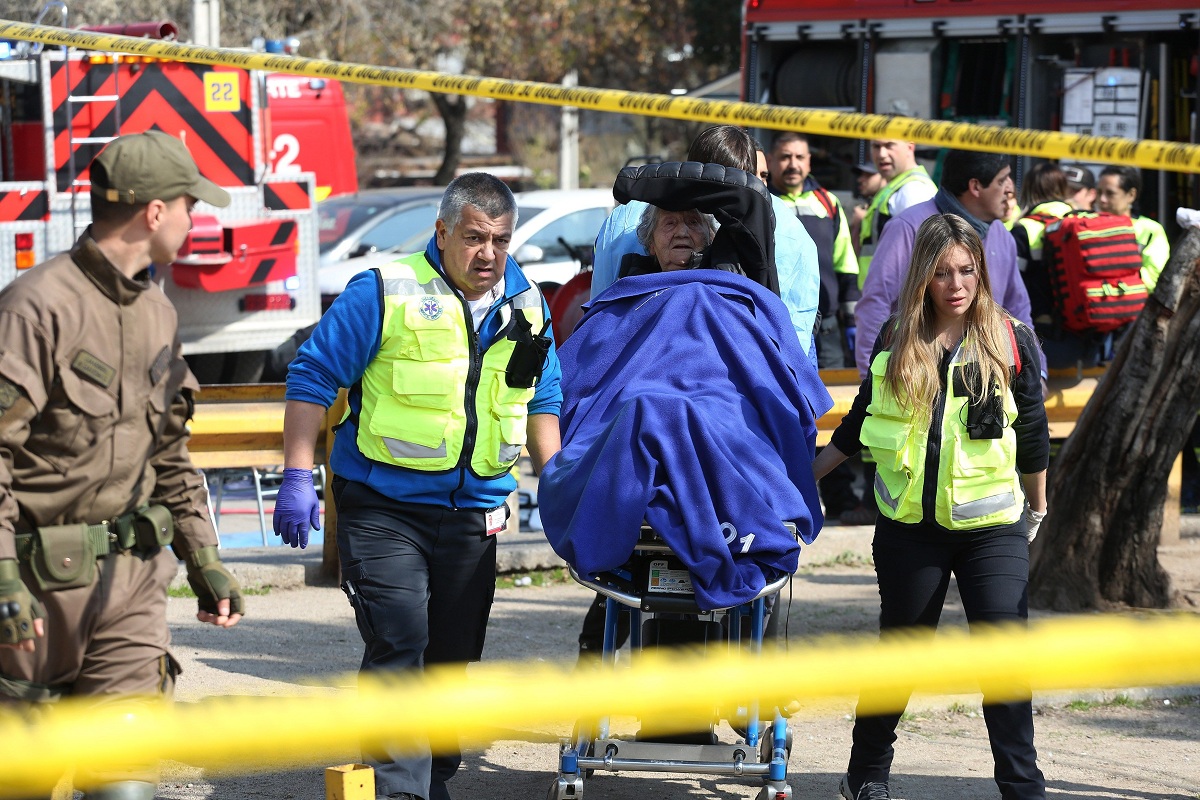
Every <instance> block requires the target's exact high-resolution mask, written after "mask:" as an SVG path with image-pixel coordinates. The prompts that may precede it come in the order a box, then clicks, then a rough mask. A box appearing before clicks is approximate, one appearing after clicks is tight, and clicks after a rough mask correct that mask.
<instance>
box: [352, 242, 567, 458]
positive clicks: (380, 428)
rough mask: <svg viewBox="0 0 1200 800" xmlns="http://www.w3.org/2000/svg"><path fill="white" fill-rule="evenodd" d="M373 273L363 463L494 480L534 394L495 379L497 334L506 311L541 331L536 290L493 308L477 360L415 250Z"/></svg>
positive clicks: (457, 300) (510, 345) (512, 453)
mask: <svg viewBox="0 0 1200 800" xmlns="http://www.w3.org/2000/svg"><path fill="white" fill-rule="evenodd" d="M377 272H378V273H379V276H380V278H381V282H382V284H383V320H382V323H381V331H380V333H381V335H380V348H379V353H378V355H376V357H375V358H374V359H373V360H372V361H371V363H370V364H368V365H367V368H366V370H365V371H364V372H363V376H362V380H361V385H362V411H361V413H360V414H359V423H358V440H357V441H358V449H359V450H360V451H361V452H362V454H363V455H364V456H366V457H367V458H369V459H371V460H373V461H378V462H381V463H384V464H391V465H393V466H398V467H405V468H408V469H415V470H419V471H422V472H445V471H448V470H451V469H454V468H456V467H469V468H470V470H471V471H472V472H473V473H474V474H475V475H477V476H479V477H480V478H485V479H486V478H493V477H497V476H499V475H502V474H504V473H505V472H507V471H508V470H509V469H510V468H511V467H512V465H513V464H514V463H516V460H517V458H518V457H519V456H520V455H521V448H522V447H523V446H524V444H525V437H526V434H525V423H526V417H527V413H528V404H529V401H530V400H531V399H533V394H534V389H532V388H530V389H514V388H511V387H509V386H508V384H507V381H506V380H505V377H504V373H505V370H506V368H507V367H508V362H509V359H510V358H511V357H512V353H513V349H514V347H515V342H513V341H512V340H511V339H508V338H507V337H506V336H505V335H504V331H505V329H506V328H507V326H508V324H510V320H511V316H512V314H513V313H514V311H515V310H516V309H520V310H521V311H522V313H523V314H524V315H525V317H526V319H528V320H529V322H530V325H531V326H532V327H533V329H534V330H535V331H540V330H541V328H542V325H543V322H544V316H543V313H542V295H541V292H540V291H539V290H538V288H537V286H536V285H533V284H531V286H530V288H529V289H528V290H526V291H524V292H522V293H521V294H519V295H517V296H516V297H513V298H511V299H509V300H508V302H507V303H506V304H505V305H504V306H502V307H501V309H500V312H499V313H500V314H501V320H502V322H503V323H504V324H503V325H502V327H501V332H500V334H499V335H498V337H497V339H496V341H495V342H494V343H493V344H492V346H491V347H489V348H488V349H487V350H486V351H485V352H483V353H482V354H480V353H479V352H478V347H479V344H478V338H477V336H476V334H475V332H474V328H473V326H472V323H471V318H470V315H469V314H468V312H467V306H466V303H465V301H464V300H463V299H462V297H461V296H460V295H459V294H458V293H457V292H455V291H454V289H453V288H452V287H451V286H450V285H449V284H448V283H447V282H446V280H445V279H444V278H443V277H442V276H441V275H440V274H439V273H438V272H437V270H436V269H434V267H433V266H432V265H431V264H430V263H429V262H428V261H427V260H426V258H425V255H424V253H417V254H415V255H412V256H409V257H407V258H404V259H401V260H398V261H393V262H391V263H390V264H385V265H383V266H381V267H379V268H378V269H377Z"/></svg>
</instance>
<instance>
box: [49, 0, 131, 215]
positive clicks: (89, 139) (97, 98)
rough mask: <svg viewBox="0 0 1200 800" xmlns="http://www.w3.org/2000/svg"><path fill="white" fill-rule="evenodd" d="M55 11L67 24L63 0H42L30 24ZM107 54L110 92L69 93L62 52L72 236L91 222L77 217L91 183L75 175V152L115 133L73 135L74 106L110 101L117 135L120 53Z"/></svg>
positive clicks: (68, 65)
mask: <svg viewBox="0 0 1200 800" xmlns="http://www.w3.org/2000/svg"><path fill="white" fill-rule="evenodd" d="M55 11H57V12H58V14H59V17H60V22H59V26H60V27H62V28H66V27H67V4H66V3H65V2H63V0H51V2H48V3H46V5H45V6H43V7H42V10H41V12H39V13H38V16H37V19H36V20H35V21H34V24H35V25H40V24H41V23H42V21H43V20H44V19H45V18H46V17H47V16H48V15H50V14H51V13H53V12H55ZM36 47H37V50H36V51H35V52H40V51H41V44H40V43H39V44H38V45H36ZM108 56H109V58H110V59H111V60H110V61H109V62H108V64H109V65H110V66H111V68H112V80H113V89H112V92H113V93H112V94H73V93H72V85H73V83H72V80H71V52H70V50H66V51H65V52H64V53H63V80H64V82H65V84H66V89H67V97H66V100H65V103H66V118H67V148H68V151H69V152H68V155H67V175H68V182H67V187H68V191H70V193H71V227H72V228H73V230H74V233H75V238H78V237H79V234H80V233H82V232H83V229H84V228H86V227H87V226H88V225H89V224H90V223H91V220H90V219H87V220H81V219H80V217H81V216H82V212H81V210H80V208H79V195H80V192H81V191H83V190H85V189H90V188H91V185H92V182H91V181H88V180H81V179H80V178H79V170H78V168H77V167H76V164H75V154H76V153H77V152H78V150H79V148H80V147H84V146H96V145H105V144H108V143H109V142H111V141H112V140H113V139H115V138H117V137H116V136H76V135H75V113H76V110H77V109H78V108H80V107H82V106H86V105H88V104H90V103H112V104H113V122H114V125H115V131H116V133H117V134H118V135H119V134H120V132H121V90H120V76H121V57H120V54H118V53H109V54H108ZM89 80H90V78H89ZM105 82H106V81H100V84H101V85H103V84H104V83H105ZM89 160H90V159H89Z"/></svg>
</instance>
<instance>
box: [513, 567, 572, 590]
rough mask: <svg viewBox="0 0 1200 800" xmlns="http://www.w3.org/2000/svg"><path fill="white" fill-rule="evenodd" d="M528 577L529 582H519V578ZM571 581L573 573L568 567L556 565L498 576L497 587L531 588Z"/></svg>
mask: <svg viewBox="0 0 1200 800" xmlns="http://www.w3.org/2000/svg"><path fill="white" fill-rule="evenodd" d="M525 578H528V579H529V581H530V582H529V583H528V584H524V583H522V584H521V585H518V584H517V581H518V580H522V579H525ZM570 582H571V573H570V572H568V571H567V568H566V567H555V568H554V569H546V570H538V571H535V572H528V573H512V574H509V575H497V576H496V588H497V589H514V588H522V587H524V588H529V587H533V586H561V585H562V584H564V583H570Z"/></svg>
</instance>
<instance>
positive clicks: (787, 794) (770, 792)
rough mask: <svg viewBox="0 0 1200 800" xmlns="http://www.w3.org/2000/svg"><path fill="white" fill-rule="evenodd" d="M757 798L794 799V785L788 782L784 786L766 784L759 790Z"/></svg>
mask: <svg viewBox="0 0 1200 800" xmlns="http://www.w3.org/2000/svg"><path fill="white" fill-rule="evenodd" d="M757 800H792V787H791V785H790V784H787V783H785V784H783V788H776V787H774V786H764V787H763V788H761V789H759V790H758V796H757Z"/></svg>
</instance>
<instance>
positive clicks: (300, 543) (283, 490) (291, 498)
mask: <svg viewBox="0 0 1200 800" xmlns="http://www.w3.org/2000/svg"><path fill="white" fill-rule="evenodd" d="M271 523H272V526H273V527H274V528H275V533H276V534H278V535H279V536H280V537H281V538H282V539H283V542H284V544H290V545H291V546H292V547H299V548H300V549H301V550H303V549H304V548H305V547H308V529H309V526H312V527H313V528H314V529H316V530H320V528H321V501H319V500H318V499H317V490H316V489H314V488H313V476H312V470H311V469H301V468H300V467H288V468H287V469H285V470H284V471H283V483H282V484H280V486H279V493H278V494H276V495H275V513H274V514H273V515H272V517H271Z"/></svg>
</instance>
